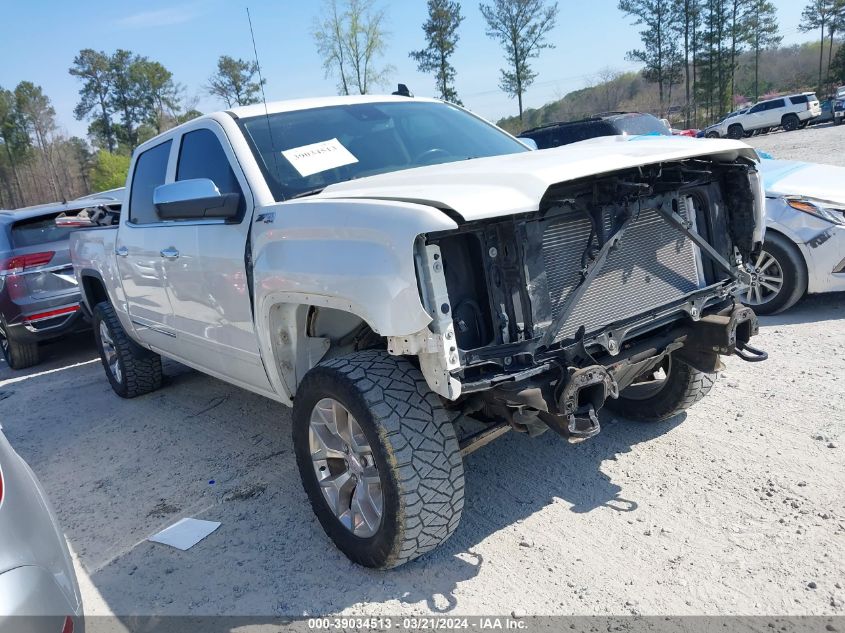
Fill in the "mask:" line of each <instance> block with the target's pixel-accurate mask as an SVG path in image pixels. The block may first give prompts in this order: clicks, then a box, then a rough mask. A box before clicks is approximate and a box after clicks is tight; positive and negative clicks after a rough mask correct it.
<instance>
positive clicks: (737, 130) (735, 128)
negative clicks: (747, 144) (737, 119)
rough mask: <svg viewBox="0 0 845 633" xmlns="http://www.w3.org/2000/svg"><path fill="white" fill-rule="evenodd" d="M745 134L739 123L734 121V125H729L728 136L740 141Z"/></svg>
mask: <svg viewBox="0 0 845 633" xmlns="http://www.w3.org/2000/svg"><path fill="white" fill-rule="evenodd" d="M743 134H745V130H744V129H743V128H742V125H740V124H739V123H734V124H733V125H731V126H730V127H728V138H732V139H734V140H737V141H738V140H739V139H741V138H742V135H743Z"/></svg>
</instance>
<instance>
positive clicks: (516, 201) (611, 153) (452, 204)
mask: <svg viewBox="0 0 845 633" xmlns="http://www.w3.org/2000/svg"><path fill="white" fill-rule="evenodd" d="M707 155H712V156H716V157H718V158H719V159H720V160H734V159H736V158H737V157H739V156H744V157H746V158H748V159H750V160H753V161H755V162H756V161H757V160H758V157H757V155H756V154H755V152H754V150H752V149H751V148H750V147H748V146H747V145H746V144H744V143H742V142H739V141H729V140H710V139H694V138H687V137H667V136H608V137H601V138H595V139H590V140H587V141H582V142H580V143H574V144H572V145H565V146H563V147H556V148H553V149H547V150H538V151H529V152H522V153H518V154H508V155H505V156H491V157H489V158H477V159H471V160H466V161H462V162H455V163H444V164H440V165H432V166H428V167H418V168H415V169H406V170H403V171H397V172H392V173H388V174H381V175H378V176H370V177H367V178H361V179H358V180H350V181H347V182H341V183H337V184H334V185H330V186H328V187H326V188H325V189H324V190H323V191H322V192H321V193H320V194H319V195H318V196H315V198H371V199H373V198H374V199H386V200H401V201H407V202H419V203H422V204H427V205H431V206H435V207H438V208H447V209H451V210H453V211H455V212H456V213H458V214H459V215H460V216H461V217H462V218H463V219H464V220H466V221H472V220H480V219H484V218H492V217H498V216H506V215H512V214H516V213H526V212H530V211H536V210H537V208H538V205H539V203H540V200H541V199H542V197H543V195H544V194H545V192H546V190H547V189H548V188H549V187H550V186H551V185H554V184H557V183H560V182H566V181H571V180H577V179H579V178H584V177H588V176H594V175H597V174H604V173H608V172H613V171H617V170H620V169H627V168H631V167H638V166H640V165H648V164H654V163H660V162H665V161H675V160H682V159H685V158H693V157H698V156H707Z"/></svg>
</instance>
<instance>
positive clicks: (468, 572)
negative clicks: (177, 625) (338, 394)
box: [0, 127, 845, 616]
mask: <svg viewBox="0 0 845 633" xmlns="http://www.w3.org/2000/svg"><path fill="white" fill-rule="evenodd" d="M831 133H832V134H835V135H836V136H835V138H834V140H832V141H831V140H830V137H828V136H826V135H829V134H831ZM843 133H845V127H842V128H837V129H833V128H830V129H823V128H822V129H818V130H805V131H802V132H795V133H790V134H773V135H770V136H767V137H761V138H760V139H752V140H753V141H754V143H755V145H757V146H759V147H761V148H764V149H766V150H767V151H772V152H773V153H775V154H776V155H778V156H779V157H783V158H789V157H802V156H801V154H800V152H797V151H796V150H795V149H793V148H792V147H791V145H792V144H793V143H798V142H801V141H802V139H807V140H809V139H811V138H812V139H813V141H812V142H813V147H814V150H813V151H814V152H816V151H818V152H819V153H821V152H822V151H825V152H826V151H827V150H826V149H825V150H822V149H821V146H822V145H824V147H827V145H825V143H827V144H830V145H831V147H832V146H833V145H834V144H836V143H839V145H840V147H841V143H842V140H843V139H845V136H843ZM816 138H819V139H822V141H823V142H822V141H819V142H818V143H817V141H816V140H815V139H816ZM804 157H805V156H804ZM840 160H841V158H840ZM843 326H845V295H842V294H840V295H827V296H823V297H813V298H810V299H807V300H804V301H802V302H801V303H799V304H798V305H797V306H796V307H795V308H793V309H792V310H791V311H789V312H787V313H786V314H784V315H779V316H777V317H771V318H763V319H762V330H761V335H760V337H759V339H756V341H757V344H759V346H760V347H762V348H764V349H766V350H768V351H769V352H770V355H771V357H770V359H769V360H768V361H767V362H765V363H759V364H748V363H743V362H742V361H739V360H737V359H735V358H729V359H727V363H726V364H727V369H726V371H725V372H724V373H723V375H722V376H721V378H720V380H719V381H718V382H717V384H716V386H715V387H714V389H713V391H712V392H711V394H710V396H709V397H708V398H706V399H705V400H704V401H702V402H701V403H699V404H698V405H696V406H695V407H694V408H693V409H691V410H690V411H689V412H688V413H687V414H686V415H681V416H678V417H676V418H674V419H672V420H669V421H666V422H663V423H659V424H646V425H641V424H635V423H631V422H627V421H624V420H617V419H614V418H612V417H610V416H608V415H604V416H603V418H602V424H603V431H602V433H601V434H600V435H599V436H597V437H596V438H593V439H591V440H589V441H587V442H583V443H580V444H574V445H572V444H568V443H566V442H565V441H564V440H562V439H561V438H559V437H557V436H555V435H553V434H552V433H547V434H546V435H544V436H542V438H539V439H530V438H527V437H525V436H521V435H515V434H510V435H506V436H504V437H503V438H501V439H499V440H497V441H496V442H494V443H493V444H491V445H489V446H487V447H485V448H483V449H481V450H480V451H478V452H477V453H475V454H473V455H471V456H469V457H468V458H467V460H466V472H467V498H466V506H465V509H464V515H463V522H462V524H461V526H460V527H459V528H458V531H457V532H456V534H455V535H454V537H453V538H452V539H451V540H450V541H448V542H447V543H446V544H444V546H442V547H441V548H440V549H438V550H437V551H435V552H433V553H432V554H430V555H428V556H426V557H424V558H423V559H421V560H418V561H416V562H414V563H411V564H409V565H406V566H405V567H402V568H399V569H397V570H394V571H390V572H386V573H383V572H374V571H370V570H366V569H363V568H360V567H357V566H355V565H353V564H351V563H349V562H348V561H347V560H346V559H345V558H344V557H343V556H342V555H341V554H340V553H339V552H338V551H337V550H336V549H334V547H333V546H332V545H331V543H330V542H329V541H328V539H327V538H326V537H325V536H324V534H323V532H322V530H321V529H320V527H319V525H318V523H317V521H316V519H315V518H314V517H313V515H312V514H311V511H310V509H309V507H308V503H307V499H306V497H305V494H304V492H303V491H302V488H301V486H300V483H299V478H298V474H297V471H296V465H295V460H294V455H293V450H292V447H291V441H290V433H289V424H290V420H289V413H288V410H287V409H286V408H285V407H283V406H281V405H277V404H275V403H273V402H271V401H269V400H266V399H263V398H261V397H259V396H255V395H252V394H250V393H247V392H245V391H242V390H240V389H237V388H235V387H231V386H228V385H226V384H225V383H222V382H220V381H217V380H214V379H212V378H209V377H206V376H203V375H202V374H199V373H197V372H194V371H192V370H189V369H186V368H184V367H182V366H180V365H177V364H175V363H167V364H166V373H167V375H168V380H167V385H166V386H165V388H164V389H162V390H161V391H159V392H156V393H154V394H151V395H149V396H145V397H142V398H139V399H136V400H133V401H124V400H120V399H119V398H117V397H116V396H114V395H113V394H112V393H111V390H110V387H109V385H108V382H107V381H106V379H105V376H104V375H103V370H102V367H101V366H100V364H99V360H98V359H97V358H96V356H95V353H94V351H93V341H92V338H91V337H90V336H80V337H76V338H73V339H69V340H67V341H64V342H61V343H57V344H54V345H51V346H49V347H47V348H45V353H46V354H47V358H46V360H45V362H44V363H43V364H41V365H39V366H38V367H37V368H33V369H32V370H29V371H24V372H11V371H10V370H9V369H8V368H7V367H6V366H5V365H2V364H0V400H2V405H0V406H2V409H0V421H2V423H3V426H4V430H5V433H6V434H7V436H8V437H9V439H10V441H11V442H12V443H13V444H14V445H15V447H16V448H17V450H18V451H19V452H20V453H21V455H22V456H23V457H24V458H25V459H27V460H28V461H29V463H30V465H31V466H32V467H33V469H34V470H35V472H36V473H37V474H38V475H39V477H40V478H41V481H42V483H43V484H44V486H45V487H46V489H47V490H48V492H49V494H50V497H51V499H52V501H53V504H54V505H55V507H56V509H57V512H58V515H59V520H60V522H61V524H62V526H63V527H64V529H65V532H66V535H67V537H68V540H69V542H70V545H71V548H72V550H73V552H74V556H75V559H76V565H77V572H78V574H79V577H80V584H81V586H82V589H83V596H84V601H85V609H86V613H87V614H89V615H94V614H109V613H116V614H119V615H145V614H237V615H263V616H269V615H303V614H317V613H327V612H333V613H334V612H345V613H356V614H358V613H367V614H391V615H398V614H405V613H415V614H420V613H449V614H482V613H502V614H510V613H511V612H514V613H515V614H516V615H524V614H605V615H606V614H627V613H642V614H744V615H751V614H840V615H841V614H845V589H843V588H844V587H845V547H843V543H845V509H843V508H845V486H843V474H844V473H845V398H843V395H845V388H843V386H842V380H841V377H842V376H843V375H844V374H845V327H843ZM212 481H213V482H214V483H211V482H212ZM185 516H193V517H197V518H202V519H209V520H215V521H221V522H222V526H221V527H220V528H219V529H218V530H217V531H216V532H215V533H213V534H212V535H211V536H209V537H208V538H207V539H205V540H204V541H202V542H201V543H200V544H198V545H197V546H195V547H194V548H192V549H191V550H189V551H187V552H180V551H178V550H175V549H171V548H168V547H166V546H163V545H157V544H153V543H150V542H147V541H146V540H145V539H146V538H147V537H148V536H150V535H151V534H153V533H155V532H157V531H158V530H160V529H162V528H163V527H166V526H167V525H170V524H171V523H173V522H175V521H176V520H178V519H179V518H181V517H185Z"/></svg>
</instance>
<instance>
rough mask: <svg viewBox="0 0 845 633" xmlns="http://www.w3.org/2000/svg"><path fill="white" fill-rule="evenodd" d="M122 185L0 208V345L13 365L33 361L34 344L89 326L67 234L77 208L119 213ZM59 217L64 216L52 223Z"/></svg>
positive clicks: (35, 360) (36, 351)
mask: <svg viewBox="0 0 845 633" xmlns="http://www.w3.org/2000/svg"><path fill="white" fill-rule="evenodd" d="M122 200H123V189H115V190H112V191H105V192H102V193H99V194H94V195H91V196H86V197H83V198H79V199H77V200H73V201H71V202H62V203H54V204H45V205H40V206H36V207H27V208H24V209H18V210H15V211H0V351H2V354H3V357H4V358H5V360H6V362H7V363H8V365H9V367H11V368H12V369H24V368H26V367H31V366H32V365H35V364H37V363H38V360H39V348H38V344H39V343H41V342H43V341H49V340H53V339H56V338H58V337H60V336H62V335H63V334H67V333H68V332H74V331H77V330H80V329H85V328H87V327H89V326H88V324H87V323H86V321H85V320H84V319H83V318H82V316H83V315H82V312H81V308H80V303H79V287H78V285H77V281H76V277H75V276H74V273H73V265H72V264H71V261H70V251H69V249H68V237H69V235H70V233H71V231H73V230H74V227H75V226H77V225H75V224H74V222H73V221H72V219H73V217H74V216H76V215H77V214H79V213H80V212H86V210H87V213H102V212H103V210H107V211H108V212H109V213H119V212H120V206H121V202H122ZM60 216H61V217H63V218H65V219H67V220H69V221H67V222H65V223H61V222H60V223H59V224H57V222H56V219H57V218H59V217H60Z"/></svg>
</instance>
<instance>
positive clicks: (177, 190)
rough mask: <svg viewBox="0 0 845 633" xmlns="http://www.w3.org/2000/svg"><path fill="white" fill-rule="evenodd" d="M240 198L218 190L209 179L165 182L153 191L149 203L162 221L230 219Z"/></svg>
mask: <svg viewBox="0 0 845 633" xmlns="http://www.w3.org/2000/svg"><path fill="white" fill-rule="evenodd" d="M240 201H241V196H240V194H237V193H220V190H219V189H218V188H217V185H215V184H214V181H213V180H211V179H210V178H193V179H191V180H179V181H177V182H169V183H167V184H165V185H159V186H158V187H156V188H155V191H153V205H154V206H155V208H156V212H157V213H158V217H160V218H161V219H162V220H190V219H198V218H233V217H235V216H236V215H237V214H238V205H239V204H240Z"/></svg>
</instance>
